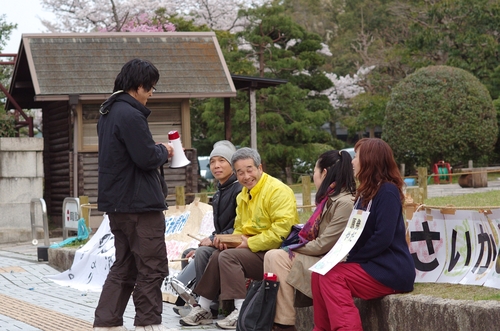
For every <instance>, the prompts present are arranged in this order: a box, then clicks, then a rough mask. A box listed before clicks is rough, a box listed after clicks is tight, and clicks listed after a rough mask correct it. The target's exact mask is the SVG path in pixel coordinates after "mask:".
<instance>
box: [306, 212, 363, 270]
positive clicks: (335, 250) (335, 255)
mask: <svg viewBox="0 0 500 331" xmlns="http://www.w3.org/2000/svg"><path fill="white" fill-rule="evenodd" d="M368 215H370V212H369V211H364V210H361V209H354V210H353V211H352V213H351V216H349V222H348V223H347V226H346V228H345V229H344V232H342V234H341V235H340V238H339V240H338V241H337V243H336V244H335V245H334V246H333V247H332V249H331V250H330V251H329V252H328V253H327V254H326V255H325V256H323V257H322V258H321V260H319V261H318V262H316V263H315V264H314V265H313V266H312V267H310V268H309V270H311V271H312V272H316V273H318V274H321V275H323V276H324V275H325V274H326V273H327V272H328V271H330V270H331V269H332V268H333V267H334V266H335V265H336V264H337V263H339V262H340V261H342V260H343V259H344V257H346V256H347V254H348V253H349V252H350V251H351V249H352V248H353V247H354V245H355V244H356V241H358V238H359V236H360V235H361V233H362V232H363V229H364V228H365V224H366V220H367V219H368Z"/></svg>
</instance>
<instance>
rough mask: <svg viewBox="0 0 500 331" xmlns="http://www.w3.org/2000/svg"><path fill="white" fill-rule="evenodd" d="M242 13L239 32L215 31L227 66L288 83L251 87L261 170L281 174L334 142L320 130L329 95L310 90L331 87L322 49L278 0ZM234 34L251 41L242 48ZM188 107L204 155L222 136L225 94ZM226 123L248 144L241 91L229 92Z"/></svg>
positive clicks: (240, 141)
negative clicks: (232, 95) (323, 67)
mask: <svg viewBox="0 0 500 331" xmlns="http://www.w3.org/2000/svg"><path fill="white" fill-rule="evenodd" d="M240 14H241V16H244V17H245V18H246V22H248V26H247V27H246V28H245V29H244V30H243V31H241V32H240V33H238V34H236V35H231V34H229V33H227V32H226V33H225V34H221V33H219V34H218V35H217V37H218V40H219V43H220V45H221V49H222V52H223V54H224V57H225V59H226V63H227V65H228V67H229V70H230V71H231V72H232V73H235V74H239V75H259V76H261V77H266V78H278V79H285V80H288V82H289V83H288V84H284V85H279V86H277V87H270V88H267V89H261V90H257V92H256V103H257V105H256V109H257V134H258V135H257V145H258V150H259V152H260V154H261V156H262V160H263V164H264V167H265V169H266V171H267V172H268V173H270V174H272V175H274V176H277V177H281V178H283V179H284V177H285V173H287V169H293V168H294V166H296V163H297V160H300V163H302V164H305V163H309V164H310V163H311V162H315V161H316V158H317V157H318V155H319V152H320V151H323V150H324V149H325V148H330V149H331V148H332V146H333V145H334V144H335V143H338V142H337V141H336V140H334V139H332V136H331V134H330V133H329V132H327V131H325V130H322V129H321V126H322V125H323V124H324V123H326V122H328V121H329V120H330V117H331V114H332V112H333V108H332V106H331V104H330V102H329V100H328V98H327V97H325V96H322V95H317V94H310V93H309V92H310V90H316V91H320V90H324V89H326V88H329V87H331V86H332V82H331V81H330V80H329V79H328V78H327V77H325V75H324V73H323V72H322V71H321V70H320V66H321V65H322V64H324V56H323V55H321V54H318V53H317V52H316V51H317V50H320V49H321V48H322V47H321V38H320V36H319V35H317V34H314V33H310V32H307V31H306V30H305V29H304V28H303V27H301V26H300V25H298V24H297V23H295V22H293V20H292V19H291V18H290V17H289V16H287V15H285V13H284V8H283V7H282V6H280V5H279V4H277V3H273V4H271V5H265V6H263V7H259V8H253V9H249V10H246V11H242V12H241V13H240ZM237 38H243V39H244V40H246V41H248V42H250V44H251V47H250V48H248V47H247V48H245V49H240V48H239V47H238V46H237V45H238V44H237ZM193 105H194V103H193ZM191 110H192V111H191V114H192V118H191V119H192V124H193V127H194V126H197V129H196V130H194V137H193V146H195V147H196V148H197V150H198V153H199V154H200V155H208V154H209V153H210V151H211V149H212V145H213V143H214V142H216V141H217V140H221V139H224V122H223V121H221V118H223V114H224V105H223V100H221V99H209V100H205V101H203V102H200V103H197V104H196V105H195V107H193V106H192V108H191ZM231 127H232V132H231V137H232V138H231V140H232V142H233V143H234V144H235V145H239V146H250V138H251V137H250V118H249V97H248V92H247V91H239V92H238V94H237V97H236V98H232V99H231ZM294 176H298V174H295V175H294Z"/></svg>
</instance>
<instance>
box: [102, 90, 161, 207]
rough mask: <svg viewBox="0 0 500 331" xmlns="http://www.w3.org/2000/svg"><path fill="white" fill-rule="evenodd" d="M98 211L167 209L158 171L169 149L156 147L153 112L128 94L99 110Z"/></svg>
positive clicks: (112, 98)
mask: <svg viewBox="0 0 500 331" xmlns="http://www.w3.org/2000/svg"><path fill="white" fill-rule="evenodd" d="M99 112H100V113H101V117H100V118H99V122H98V123H97V133H98V136H99V184H98V198H97V203H98V209H99V210H100V211H104V212H108V213H114V212H116V213H141V212H147V211H158V210H165V209H167V205H166V202H165V195H164V194H163V192H162V182H161V181H162V180H163V181H164V179H163V178H161V176H160V173H159V171H158V168H159V167H160V166H162V165H163V164H164V163H166V162H167V159H168V151H167V149H166V148H165V146H163V145H161V144H158V145H157V144H155V142H154V140H153V136H152V134H151V131H150V130H149V126H148V122H147V117H148V116H149V114H150V113H151V111H150V110H149V109H148V108H146V107H145V106H144V105H143V104H141V103H140V102H139V101H137V100H136V99H135V98H133V97H132V96H130V95H129V94H128V93H123V92H122V93H115V94H113V95H112V96H111V97H110V98H109V99H108V100H106V101H105V102H104V103H103V104H102V105H101V108H100V110H99Z"/></svg>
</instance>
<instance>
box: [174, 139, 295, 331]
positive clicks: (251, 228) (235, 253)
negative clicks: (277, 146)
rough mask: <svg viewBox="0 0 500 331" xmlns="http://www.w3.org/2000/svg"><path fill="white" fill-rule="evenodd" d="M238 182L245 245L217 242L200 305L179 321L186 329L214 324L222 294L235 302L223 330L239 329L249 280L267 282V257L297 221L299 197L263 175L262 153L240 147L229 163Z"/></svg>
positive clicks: (238, 223)
mask: <svg viewBox="0 0 500 331" xmlns="http://www.w3.org/2000/svg"><path fill="white" fill-rule="evenodd" d="M231 162H232V164H233V169H234V171H235V173H236V176H237V178H238V181H239V182H240V183H241V185H243V189H242V191H241V193H240V194H239V195H238V197H237V199H236V200H237V207H236V219H235V222H234V232H233V233H234V234H241V239H242V243H241V244H240V245H239V246H238V247H236V248H234V249H227V246H226V245H224V244H222V243H220V242H219V241H218V240H217V238H215V240H214V245H215V247H218V248H219V250H218V251H216V252H214V253H213V254H212V256H211V258H210V261H209V262H208V265H207V268H206V269H205V273H204V274H203V276H202V277H201V279H200V280H199V281H198V283H197V285H196V287H195V289H194V292H195V293H196V294H198V295H199V296H200V297H199V301H198V303H199V306H195V307H194V308H193V309H192V310H191V312H190V313H189V314H188V315H187V316H185V317H183V318H181V319H180V323H181V324H182V325H188V326H194V325H199V324H211V323H212V322H213V321H212V313H211V312H210V303H211V302H212V300H213V299H214V298H215V297H216V296H217V294H218V293H219V292H220V299H221V300H234V307H235V309H234V310H233V312H232V313H231V314H229V316H227V317H226V318H225V319H224V320H221V321H218V322H217V326H218V327H220V328H222V329H236V322H237V320H238V314H239V311H240V309H241V306H242V304H243V301H244V300H245V296H246V293H247V290H246V278H252V279H254V280H261V279H262V278H263V273H264V267H263V261H264V255H265V253H266V252H267V251H268V250H270V249H273V248H278V247H280V245H281V242H282V241H283V239H285V238H286V237H287V236H288V234H289V233H290V229H291V227H292V225H294V224H297V223H298V222H299V218H298V214H297V204H296V201H295V195H294V194H293V191H292V189H291V188H290V187H288V186H286V185H285V184H283V183H282V182H281V181H279V180H278V179H276V178H274V177H271V176H269V175H268V174H266V173H265V172H264V171H263V170H262V164H261V159H260V155H259V153H258V152H257V151H256V150H254V149H251V148H246V147H245V148H241V149H239V150H238V151H236V153H234V154H233V157H232V159H231Z"/></svg>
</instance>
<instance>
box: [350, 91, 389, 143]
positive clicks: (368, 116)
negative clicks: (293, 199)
mask: <svg viewBox="0 0 500 331" xmlns="http://www.w3.org/2000/svg"><path fill="white" fill-rule="evenodd" d="M387 101H388V98H387V97H384V96H381V95H374V94H371V93H362V94H358V95H357V96H355V97H354V98H352V99H351V100H350V101H349V105H350V107H351V112H350V114H349V115H348V116H346V117H345V118H344V119H343V120H342V123H343V124H344V125H346V127H347V129H348V130H349V132H351V133H357V132H365V129H366V128H369V129H370V131H371V132H373V131H374V129H375V127H377V126H382V125H383V124H384V118H385V108H386V104H387Z"/></svg>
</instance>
